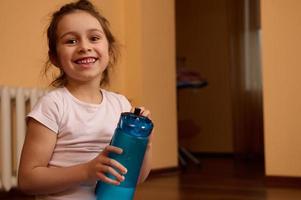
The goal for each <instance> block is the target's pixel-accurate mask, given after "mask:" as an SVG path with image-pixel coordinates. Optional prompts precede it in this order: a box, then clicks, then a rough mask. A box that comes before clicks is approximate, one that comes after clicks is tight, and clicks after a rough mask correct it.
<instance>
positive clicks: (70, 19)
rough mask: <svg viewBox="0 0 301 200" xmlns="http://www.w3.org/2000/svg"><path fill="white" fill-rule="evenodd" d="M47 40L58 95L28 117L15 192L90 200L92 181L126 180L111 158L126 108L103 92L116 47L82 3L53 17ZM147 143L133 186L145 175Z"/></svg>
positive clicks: (120, 100) (104, 23) (101, 21)
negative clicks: (118, 127) (117, 129)
mask: <svg viewBox="0 0 301 200" xmlns="http://www.w3.org/2000/svg"><path fill="white" fill-rule="evenodd" d="M47 36H48V45H49V60H50V62H51V63H52V64H53V65H54V66H55V67H57V68H59V70H60V75H59V76H58V77H57V78H56V79H55V80H54V81H53V82H52V85H53V86H55V87H56V89H54V90H52V91H51V92H49V93H48V94H46V95H45V96H43V97H42V98H41V99H40V100H39V102H38V103H37V104H36V105H35V107H34V108H33V110H32V111H31V112H30V113H29V114H28V117H27V134H26V139H25V143H24V147H23V151H22V155H21V161H20V167H19V177H18V184H19V188H20V189H21V190H22V191H24V192H25V193H29V194H34V195H36V196H37V198H38V199H44V200H67V199H68V200H70V199H73V200H94V199H96V197H95V194H94V189H95V185H96V181H97V180H101V181H103V182H106V183H110V184H114V185H118V184H120V182H122V181H123V180H124V174H126V173H127V169H126V168H125V167H124V166H122V165H121V164H120V163H118V162H117V161H116V160H113V159H110V158H109V157H108V153H109V152H114V153H118V154H122V149H119V148H117V147H114V146H110V145H109V143H110V140H111V138H112V136H113V133H114V129H115V127H116V125H117V123H118V120H119V117H120V114H121V113H122V112H129V111H130V110H131V105H130V103H129V101H128V100H127V99H126V98H125V97H124V96H122V95H119V94H116V93H113V92H109V91H107V90H105V89H101V88H100V86H101V85H103V84H104V83H107V82H108V68H110V67H112V65H113V64H114V63H115V61H116V58H117V56H116V54H117V46H116V41H115V39H114V36H113V35H112V33H111V32H110V30H109V27H108V22H107V20H106V19H105V18H104V17H103V16H102V15H100V14H99V12H97V11H96V10H95V8H94V6H93V5H92V4H91V3H90V2H89V1H87V0H80V1H77V2H75V3H70V4H66V5H64V6H63V7H62V8H61V9H60V10H58V11H57V12H55V13H54V14H53V16H52V21H51V23H50V25H49V27H48V31H47ZM48 68H49V66H48ZM141 109H142V115H143V116H149V114H150V112H149V111H148V110H146V109H144V108H143V107H142V108H141ZM150 144H151V143H149V145H148V149H147V151H146V154H145V158H144V161H143V165H142V168H141V173H140V177H139V180H138V182H142V181H143V180H145V178H146V177H147V175H148V173H149V171H150V156H151V155H150V154H151V153H150V151H151V149H150V148H151V145H150ZM106 173H110V174H112V175H113V176H115V177H116V179H110V178H109V177H107V176H106Z"/></svg>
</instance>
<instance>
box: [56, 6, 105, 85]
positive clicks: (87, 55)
mask: <svg viewBox="0 0 301 200" xmlns="http://www.w3.org/2000/svg"><path fill="white" fill-rule="evenodd" d="M56 34H57V49H56V50H57V58H56V59H55V60H52V61H53V62H54V64H56V65H57V66H59V67H60V68H62V70H64V72H65V73H66V75H67V80H68V83H71V82H72V83H73V84H74V83H75V84H82V83H88V82H95V84H96V83H97V85H99V82H100V80H101V76H102V72H103V71H104V70H105V69H106V67H107V65H108V62H109V44H108V40H107V38H106V35H105V33H104V31H103V29H102V27H101V25H100V23H99V21H98V20H97V19H96V18H95V17H93V16H92V15H90V14H89V13H87V12H84V11H76V12H74V13H70V14H67V15H65V16H64V17H63V18H62V19H61V20H60V22H59V23H58V25H57V33H56Z"/></svg>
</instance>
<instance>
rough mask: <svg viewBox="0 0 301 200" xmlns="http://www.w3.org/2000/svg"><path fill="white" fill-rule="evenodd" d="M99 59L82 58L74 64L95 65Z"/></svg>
mask: <svg viewBox="0 0 301 200" xmlns="http://www.w3.org/2000/svg"><path fill="white" fill-rule="evenodd" d="M97 60H98V59H97V58H95V57H85V58H80V59H77V60H75V61H74V62H75V63H76V64H84V65H85V64H91V63H95V62H96V61H97Z"/></svg>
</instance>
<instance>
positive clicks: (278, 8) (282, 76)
mask: <svg viewBox="0 0 301 200" xmlns="http://www.w3.org/2000/svg"><path fill="white" fill-rule="evenodd" d="M300 10H301V1H299V0H288V1H283V0H262V1H261V17H262V54H263V57H262V58H263V60H262V66H263V86H264V121H265V124H264V126H265V158H266V174H267V175H276V176H301V159H300V152H301V126H300V119H301V93H300V91H301V84H300V74H301V67H300V66H301V60H300V52H301V38H300V35H301V13H300Z"/></svg>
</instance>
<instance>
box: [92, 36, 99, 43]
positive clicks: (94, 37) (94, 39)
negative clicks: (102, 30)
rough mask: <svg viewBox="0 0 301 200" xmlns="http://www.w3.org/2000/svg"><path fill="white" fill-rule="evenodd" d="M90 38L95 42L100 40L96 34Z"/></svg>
mask: <svg viewBox="0 0 301 200" xmlns="http://www.w3.org/2000/svg"><path fill="white" fill-rule="evenodd" d="M90 40H91V41H92V42H96V41H98V40H100V37H98V36H93V37H91V38H90Z"/></svg>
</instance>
